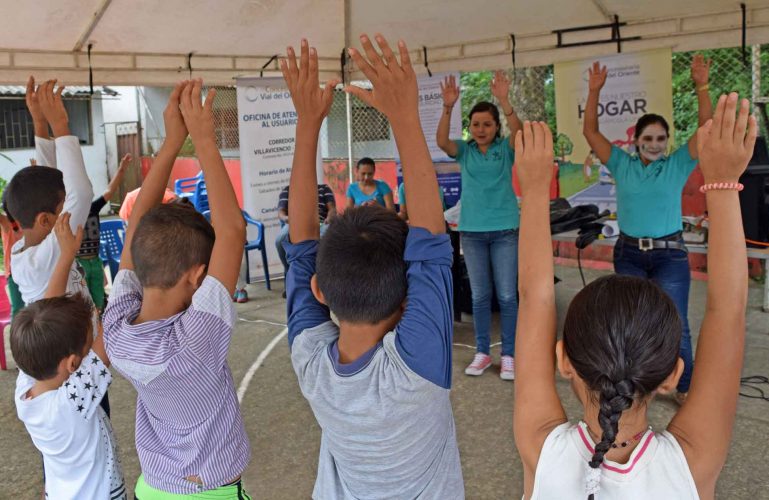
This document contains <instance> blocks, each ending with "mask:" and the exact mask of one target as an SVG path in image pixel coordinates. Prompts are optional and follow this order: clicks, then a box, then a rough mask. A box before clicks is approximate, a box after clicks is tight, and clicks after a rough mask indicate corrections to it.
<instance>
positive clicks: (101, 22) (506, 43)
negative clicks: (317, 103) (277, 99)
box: [0, 0, 769, 85]
mask: <svg viewBox="0 0 769 500" xmlns="http://www.w3.org/2000/svg"><path fill="white" fill-rule="evenodd" d="M743 1H744V4H745V10H744V19H745V26H746V30H745V43H746V45H748V46H749V45H753V44H760V43H767V42H769V0H743ZM0 12H1V13H2V14H1V15H0V19H2V21H1V22H0V84H20V83H23V82H24V81H25V80H26V78H27V76H28V75H29V74H31V73H32V74H35V75H36V76H37V77H38V78H48V77H53V76H56V77H58V78H60V79H61V80H62V81H64V82H65V83H67V84H84V83H88V81H89V57H88V54H87V52H88V47H89V45H90V46H91V47H92V49H91V58H90V66H91V67H92V69H93V83H94V84H95V85H104V84H109V85H170V84H171V83H173V82H176V81H178V80H179V79H180V78H183V77H186V76H188V75H189V74H190V72H191V74H192V76H195V77H202V78H204V79H205V80H206V83H207V84H218V85H227V84H232V83H234V80H233V79H234V78H235V77H237V76H244V75H254V74H259V72H260V70H261V69H262V67H263V66H265V65H266V66H265V72H266V74H275V72H276V71H277V63H276V61H275V60H274V59H272V57H273V56H274V55H276V54H283V53H284V52H285V48H286V46H287V45H289V44H293V45H297V44H298V41H299V38H300V37H302V36H305V37H307V38H308V39H309V40H310V42H311V43H312V44H313V45H314V46H315V47H317V49H318V53H319V54H320V56H321V69H322V71H323V76H324V77H326V78H329V77H338V76H339V74H340V72H341V57H340V56H341V54H342V51H343V48H344V47H346V46H350V45H356V44H357V43H358V42H357V35H358V34H359V33H363V32H368V33H373V32H375V31H381V32H382V33H383V34H384V35H385V36H387V37H389V38H391V39H393V40H394V39H397V38H403V39H404V40H406V42H407V43H408V44H409V47H410V49H411V50H412V59H413V61H414V62H415V64H418V65H420V66H421V65H423V63H424V55H425V52H426V54H427V58H428V60H429V65H430V69H431V70H433V71H448V70H461V71H472V70H480V69H491V68H502V67H509V66H511V65H512V50H513V47H515V57H516V59H515V60H516V65H517V66H518V67H524V66H534V65H543V64H550V63H553V62H555V61H563V60H570V59H577V58H582V57H586V56H590V55H604V54H610V53H615V52H617V50H618V43H617V42H616V41H614V42H607V43H601V44H592V45H579V46H571V47H561V48H559V47H558V36H557V35H556V34H555V33H554V32H553V31H554V30H567V29H570V28H579V27H586V26H595V25H607V24H609V23H614V22H615V21H618V22H619V23H620V25H619V37H620V38H621V39H631V40H626V41H623V42H620V45H621V50H622V51H625V52H629V51H637V50H644V49H650V48H656V47H672V48H673V50H675V51H684V50H695V49H703V48H719V47H733V46H738V45H740V44H741V43H742V41H743V40H742V26H743V11H742V9H741V7H740V2H739V1H733V0H674V1H671V0H635V1H628V0H511V1H500V0H469V1H457V0H454V1H446V0H418V1H414V0H387V1H381V0H376V1H375V0H314V1H311V0H290V1H285V0H226V1H217V0H163V1H151V0H132V1H129V0H37V1H36V2H16V1H12V0H0ZM615 16H616V18H615ZM616 34H617V33H616V31H615V30H614V28H612V27H608V26H607V27H603V28H597V29H592V30H585V31H574V32H566V33H564V34H563V36H562V38H561V44H562V45H568V44H575V43H584V42H594V41H598V40H607V41H608V40H610V39H611V38H612V36H613V35H614V38H615V39H616ZM511 35H514V38H513V37H511ZM423 47H424V48H425V49H426V51H424V50H423ZM271 59H272V60H271ZM422 70H424V68H423V69H422ZM348 71H349V66H348Z"/></svg>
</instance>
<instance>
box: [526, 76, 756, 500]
mask: <svg viewBox="0 0 769 500" xmlns="http://www.w3.org/2000/svg"><path fill="white" fill-rule="evenodd" d="M603 71H604V78H605V69H604V70H603ZM591 78H592V73H591ZM591 83H592V79H591ZM737 107H738V103H737V95H736V94H731V95H729V96H728V98H727V96H721V99H720V100H719V101H718V106H717V109H716V112H715V115H714V117H713V119H712V120H709V121H708V122H707V123H706V124H705V125H703V126H702V127H701V128H700V130H699V131H698V133H697V137H696V139H695V140H696V145H697V151H698V156H699V161H700V167H701V169H702V172H703V174H704V177H705V185H704V186H703V187H702V191H703V192H705V193H706V195H707V202H708V211H709V213H710V217H711V218H710V240H709V248H708V274H709V276H708V295H707V307H706V309H705V310H706V313H705V318H704V320H703V322H702V329H701V332H700V338H699V342H698V346H697V364H696V366H695V368H694V374H693V379H692V386H691V390H690V391H689V393H688V397H687V399H686V400H685V401H684V402H683V404H682V406H681V408H680V409H679V410H678V412H677V413H676V415H675V416H674V417H673V419H672V421H671V422H670V424H669V425H668V427H667V429H666V430H662V431H660V432H654V431H652V429H651V427H650V426H649V423H648V420H647V409H648V405H649V403H650V402H651V399H652V398H653V397H654V395H655V394H657V393H662V394H665V393H670V392H672V391H674V390H675V387H676V383H677V382H678V379H679V378H680V376H681V373H682V371H683V361H682V360H681V359H680V358H679V344H680V340H681V330H682V323H681V318H680V316H679V315H678V313H677V310H676V307H675V305H674V303H673V301H672V300H671V299H670V298H669V297H668V296H667V295H666V294H665V292H664V291H663V290H662V289H660V288H659V287H658V286H657V285H655V284H654V283H652V282H651V281H648V280H645V279H641V278H636V277H632V276H618V275H614V276H606V277H603V278H599V279H597V280H595V281H593V282H592V283H590V284H588V285H587V286H586V287H585V288H584V289H583V290H582V291H581V292H579V293H578V294H577V296H576V297H575V298H574V300H573V301H572V302H571V304H570V306H569V310H568V312H567V314H566V319H565V322H564V327H563V340H561V341H558V342H557V343H556V308H555V293H554V287H553V260H552V258H551V257H550V255H551V248H552V242H551V239H550V231H549V227H550V226H549V223H548V217H549V215H548V214H549V200H548V186H549V185H550V172H551V168H550V165H552V161H553V144H552V136H551V134H550V131H549V130H548V129H547V125H545V124H544V123H533V124H530V123H528V122H526V123H525V124H524V127H523V133H521V132H519V134H520V135H519V137H517V138H516V148H515V150H516V152H517V153H518V175H519V177H520V181H521V187H522V190H523V207H522V211H521V238H520V242H521V243H520V247H519V259H520V260H519V263H520V271H519V279H520V296H521V298H520V309H519V316H518V332H519V334H518V337H517V338H516V354H517V356H516V364H517V365H518V366H517V368H518V369H517V370H516V375H517V376H516V380H515V410H514V432H515V442H516V446H517V447H518V451H519V453H520V455H521V460H522V462H523V468H524V498H527V499H551V498H558V499H562V500H571V499H574V500H584V499H586V498H587V499H590V500H593V499H597V500H609V499H623V500H626V499H631V500H633V499H658V498H675V499H698V498H708V499H712V498H714V496H715V485H716V480H717V479H718V476H719V474H720V472H721V469H722V467H723V465H724V462H725V461H726V455H727V452H728V451H729V445H730V442H731V435H732V426H733V423H734V417H735V414H736V407H737V397H738V389H739V385H740V384H739V379H740V372H741V368H742V359H743V349H744V340H745V338H744V337H745V335H744V334H745V305H746V301H747V278H748V277H747V266H746V265H745V262H746V260H747V256H746V251H745V242H744V234H743V230H742V223H741V220H740V202H739V197H738V191H739V190H740V189H741V185H740V184H739V182H738V179H739V177H740V175H741V174H742V172H744V170H745V167H746V165H747V163H748V160H749V159H750V157H751V155H752V152H753V145H754V143H755V138H756V121H755V119H754V118H753V117H750V118H749V105H748V102H747V100H743V101H742V103H741V105H740V106H739V107H740V111H739V115H738V117H737V119H736V120H735V111H736V108H737ZM746 131H747V134H746ZM605 147H606V148H610V147H611V145H610V144H608V141H607V143H606V144H605ZM650 216H651V214H650ZM556 363H557V367H558V370H559V372H560V373H561V375H562V376H563V377H565V378H567V379H569V380H570V381H571V384H572V388H573V389H574V391H575V392H576V394H577V396H578V397H579V399H580V401H581V402H582V404H583V406H584V414H583V416H582V420H581V421H580V422H579V423H578V424H570V423H569V422H568V421H567V417H566V413H565V412H564V410H563V407H562V405H561V401H560V398H559V396H558V393H557V392H556V386H555V368H556Z"/></svg>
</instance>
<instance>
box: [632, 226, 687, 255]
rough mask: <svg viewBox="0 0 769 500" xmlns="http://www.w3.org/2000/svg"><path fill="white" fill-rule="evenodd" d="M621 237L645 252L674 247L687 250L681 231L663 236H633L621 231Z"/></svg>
mask: <svg viewBox="0 0 769 500" xmlns="http://www.w3.org/2000/svg"><path fill="white" fill-rule="evenodd" d="M619 237H620V239H621V240H622V241H624V242H625V243H629V244H631V245H633V246H635V247H638V249H639V250H643V251H644V252H646V251H648V250H655V249H659V248H672V249H675V250H683V251H684V252H687V251H688V250H687V248H686V244H685V243H684V242H683V239H682V236H681V231H679V232H677V233H673V234H671V235H668V236H662V237H661V238H633V237H632V236H628V235H626V234H625V233H620V234H619Z"/></svg>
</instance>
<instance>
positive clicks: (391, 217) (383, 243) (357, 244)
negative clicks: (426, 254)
mask: <svg viewBox="0 0 769 500" xmlns="http://www.w3.org/2000/svg"><path fill="white" fill-rule="evenodd" d="M408 231H409V229H408V225H407V224H406V223H405V222H404V221H403V220H402V219H401V218H400V217H398V215H397V214H396V213H395V212H391V211H389V210H387V209H385V208H384V207H381V206H378V205H376V206H363V207H355V208H350V209H347V210H345V211H344V213H343V214H342V215H338V216H336V217H334V218H333V219H332V220H331V222H330V223H329V226H328V229H327V230H326V233H325V234H324V235H323V238H321V239H320V246H319V248H318V257H317V266H316V272H317V276H318V278H317V279H318V288H320V291H321V292H323V296H324V297H325V300H326V304H328V306H329V308H330V309H331V310H332V311H333V312H334V314H336V316H337V317H338V318H339V319H340V320H342V321H348V322H351V323H367V324H375V323H378V322H380V321H382V320H384V319H386V318H388V317H390V316H391V315H392V314H393V313H395V312H396V311H397V310H398V308H399V307H400V306H401V304H402V303H403V300H404V299H405V298H406V263H405V262H404V260H403V251H404V249H405V247H406V236H407V235H408Z"/></svg>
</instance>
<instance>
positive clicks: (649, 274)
mask: <svg viewBox="0 0 769 500" xmlns="http://www.w3.org/2000/svg"><path fill="white" fill-rule="evenodd" d="M614 271H615V272H616V273H617V274H626V275H630V276H638V277H640V278H646V279H650V280H652V281H653V282H655V283H656V284H657V285H659V286H660V288H662V289H663V290H664V291H665V292H666V293H667V294H668V295H669V296H670V298H671V299H673V302H674V303H675V305H676V308H677V309H678V314H679V315H680V316H681V325H682V327H683V329H682V332H681V349H680V356H681V358H682V359H683V360H684V373H683V375H681V380H679V382H678V391H679V392H688V391H689V384H691V381H692V369H693V368H694V359H693V354H692V337H691V335H690V332H689V318H688V315H689V286H690V285H691V282H692V278H691V274H690V272H689V257H688V253H687V252H685V251H684V250H678V249H675V248H659V249H654V250H647V251H644V250H641V249H639V248H638V247H637V246H635V245H633V244H632V243H628V242H625V241H623V240H622V238H620V239H619V240H618V241H617V244H616V245H615V247H614Z"/></svg>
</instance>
